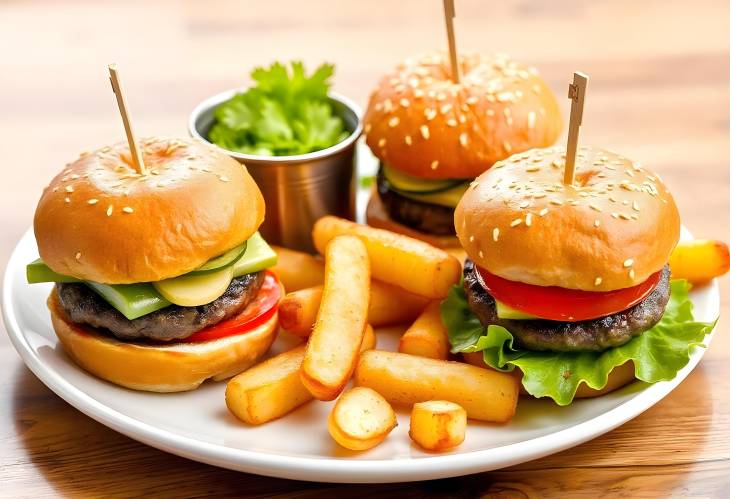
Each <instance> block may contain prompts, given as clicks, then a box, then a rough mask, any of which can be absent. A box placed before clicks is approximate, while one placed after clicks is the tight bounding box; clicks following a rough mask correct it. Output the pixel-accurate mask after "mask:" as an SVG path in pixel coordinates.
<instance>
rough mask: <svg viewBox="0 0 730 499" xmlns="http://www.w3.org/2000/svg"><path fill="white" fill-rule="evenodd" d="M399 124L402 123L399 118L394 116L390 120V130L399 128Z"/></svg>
mask: <svg viewBox="0 0 730 499" xmlns="http://www.w3.org/2000/svg"><path fill="white" fill-rule="evenodd" d="M398 123H400V118H398V116H393V117H392V118H390V119H389V120H388V126H389V127H390V128H395V127H397V126H398Z"/></svg>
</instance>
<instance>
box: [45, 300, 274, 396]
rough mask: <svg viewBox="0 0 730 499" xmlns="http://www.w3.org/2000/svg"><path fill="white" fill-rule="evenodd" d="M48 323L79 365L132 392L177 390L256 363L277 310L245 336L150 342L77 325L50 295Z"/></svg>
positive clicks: (270, 335)
mask: <svg viewBox="0 0 730 499" xmlns="http://www.w3.org/2000/svg"><path fill="white" fill-rule="evenodd" d="M48 308H49V309H50V311H51V323H52V325H53V329H54V330H55V331H56V335H57V336H58V339H59V340H60V341H61V345H63V348H64V350H65V351H66V353H67V354H68V355H69V356H70V357H71V358H72V359H73V360H74V361H75V362H76V363H77V364H78V365H79V366H80V367H82V368H83V369H85V370H86V371H88V372H90V373H91V374H93V375H95V376H98V377H99V378H102V379H104V380H107V381H110V382H112V383H115V384H117V385H120V386H124V387H126V388H131V389H133V390H144V391H150V392H181V391H186V390H194V389H195V388H197V387H198V386H199V385H200V384H201V383H202V382H203V381H205V380H206V379H209V378H210V379H213V380H214V381H220V380H223V379H226V378H230V377H231V376H234V375H236V374H238V373H240V372H242V371H245V370H246V369H248V368H249V367H251V366H252V365H254V364H255V363H256V362H257V361H258V360H259V359H260V358H261V357H262V356H263V355H264V354H265V353H266V352H267V351H268V350H269V347H270V346H271V344H272V343H273V342H274V339H275V338H276V334H277V325H278V314H274V315H273V316H272V317H271V318H270V319H269V320H267V321H266V322H265V323H263V324H261V325H259V326H257V327H255V328H254V329H252V330H250V331H247V332H246V333H245V334H238V335H233V336H227V337H225V338H220V339H217V340H210V341H204V342H200V343H172V344H169V345H153V344H143V343H129V342H123V341H119V340H117V339H115V338H113V337H111V336H107V335H104V334H101V333H99V332H98V331H97V330H95V329H94V328H91V327H87V326H83V325H81V324H76V323H74V322H72V321H71V319H70V318H69V317H68V316H67V315H66V313H65V312H64V311H63V309H62V308H61V306H60V305H59V303H58V297H57V293H56V291H55V289H54V291H53V292H51V296H50V297H49V298H48Z"/></svg>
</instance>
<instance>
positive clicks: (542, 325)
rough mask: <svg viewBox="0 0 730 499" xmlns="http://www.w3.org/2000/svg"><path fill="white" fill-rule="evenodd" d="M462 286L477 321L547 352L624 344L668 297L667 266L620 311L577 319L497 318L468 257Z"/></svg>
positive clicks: (657, 315) (658, 313)
mask: <svg viewBox="0 0 730 499" xmlns="http://www.w3.org/2000/svg"><path fill="white" fill-rule="evenodd" d="M464 289H465V291H466V297H467V300H468V302H469V308H471V310H472V311H473V312H474V314H475V315H476V316H477V318H478V319H479V322H481V323H482V325H483V326H484V327H487V326H489V325H491V324H496V325H499V326H502V327H504V328H505V329H507V330H508V331H509V332H510V333H512V335H513V336H514V338H515V340H516V343H517V344H518V346H520V347H523V348H525V349H527V350H545V351H550V352H582V351H590V352H599V351H602V350H606V349H608V348H612V347H617V346H619V345H623V344H624V343H626V342H628V341H629V340H630V339H631V338H633V337H635V336H638V335H640V334H641V333H643V332H644V331H646V330H648V329H651V328H652V327H653V326H654V325H655V324H656V323H657V322H659V320H660V319H661V318H662V315H664V308H665V307H666V306H667V302H668V301H669V266H665V267H664V268H663V269H662V273H661V277H660V279H659V284H658V285H657V287H656V288H655V289H654V291H652V292H651V293H650V294H649V296H647V297H646V298H644V300H643V301H641V302H639V303H637V304H636V305H634V306H633V307H631V308H629V309H626V310H624V311H622V312H617V313H615V314H611V315H608V316H606V317H600V318H598V319H592V320H587V321H579V322H560V321H550V320H544V319H538V320H512V319H500V318H499V317H497V308H496V305H495V302H494V298H493V297H492V295H490V294H489V293H488V292H487V291H485V290H484V288H483V287H482V285H481V284H480V283H479V280H478V278H477V274H476V269H475V266H474V262H472V261H471V260H467V261H466V263H465V264H464Z"/></svg>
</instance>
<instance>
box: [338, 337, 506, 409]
mask: <svg viewBox="0 0 730 499" xmlns="http://www.w3.org/2000/svg"><path fill="white" fill-rule="evenodd" d="M353 379H354V382H355V385H356V386H366V387H368V388H372V389H373V390H375V391H376V392H378V393H379V394H381V395H382V396H383V397H385V399H386V400H388V401H389V402H391V403H394V404H404V405H413V404H415V403H416V402H425V401H428V400H448V401H449V402H454V403H457V404H459V405H460V406H462V407H463V408H464V409H466V412H467V414H468V416H469V417H470V418H473V419H479V420H482V421H492V422H495V423H505V422H507V421H509V420H510V419H512V416H514V414H515V410H516V408H517V399H518V398H519V391H520V390H519V381H518V380H517V378H515V377H514V376H512V375H510V374H508V373H502V372H499V371H494V370H492V369H482V368H480V367H476V366H472V365H469V364H464V363H462V362H449V361H445V360H435V359H427V358H424V357H416V356H415V355H408V354H404V353H395V352H385V351H382V350H370V351H368V352H364V353H363V354H362V355H361V356H360V361H359V362H358V365H357V368H356V369H355V373H354V378H353Z"/></svg>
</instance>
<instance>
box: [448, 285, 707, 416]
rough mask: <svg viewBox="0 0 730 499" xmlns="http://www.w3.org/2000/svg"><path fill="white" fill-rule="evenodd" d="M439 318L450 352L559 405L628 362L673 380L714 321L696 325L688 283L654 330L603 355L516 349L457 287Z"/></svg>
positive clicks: (675, 292) (639, 372)
mask: <svg viewBox="0 0 730 499" xmlns="http://www.w3.org/2000/svg"><path fill="white" fill-rule="evenodd" d="M441 316H442V319H443V321H444V324H445V325H446V328H447V329H448V331H449V340H450V342H451V346H452V348H451V351H452V352H453V353H459V352H482V354H483V356H484V362H485V363H486V364H487V365H488V366H490V367H492V368H494V369H499V370H501V371H512V370H513V369H514V368H515V367H517V368H519V369H520V370H521V371H522V372H523V374H524V376H523V378H522V385H523V386H524V387H525V390H527V392H528V393H529V394H531V395H533V396H535V397H550V398H551V399H553V400H554V401H555V402H556V403H557V404H559V405H568V404H570V403H571V402H572V401H573V397H574V396H575V392H576V390H577V389H578V385H580V384H581V383H585V384H586V385H588V386H589V387H591V388H595V389H600V388H603V387H604V386H605V385H606V381H607V379H608V375H609V373H610V372H611V371H612V370H613V369H614V368H615V367H618V366H620V365H622V364H624V363H626V362H628V361H633V362H634V369H635V376H636V377H637V378H638V379H640V380H642V381H645V382H647V383H656V382H658V381H666V380H670V379H672V378H674V377H675V376H676V375H677V372H678V371H679V370H680V369H682V368H683V367H684V366H686V365H687V363H688V362H689V356H690V353H691V352H692V349H693V348H695V347H704V345H703V344H702V340H703V339H704V337H705V335H706V334H707V333H709V332H710V331H712V328H713V327H714V326H715V324H714V323H707V322H696V321H694V317H693V316H692V302H691V301H690V299H689V284H688V283H687V281H683V280H680V281H672V283H671V296H670V298H669V303H668V304H667V308H666V310H665V311H664V315H663V316H662V319H661V320H660V321H659V323H657V324H656V325H655V326H654V327H653V328H651V329H650V330H648V331H645V332H644V333H642V334H641V335H639V336H637V337H636V338H633V339H632V340H631V341H629V342H628V343H626V344H624V345H621V346H619V347H615V348H610V349H608V350H605V351H603V352H563V353H555V352H534V351H529V350H523V349H521V348H519V347H518V346H516V345H515V342H514V337H513V336H512V334H511V333H510V332H509V331H508V330H507V329H505V328H504V327H501V326H497V325H491V326H489V327H488V328H486V330H485V328H484V327H483V326H482V325H481V323H480V322H479V320H478V319H477V318H476V316H475V315H474V314H473V313H472V312H471V310H470V309H469V306H468V304H467V300H466V294H465V292H464V289H463V287H462V286H460V285H457V286H454V287H453V288H452V289H451V290H450V291H449V295H448V297H447V298H446V300H444V302H443V303H442V304H441Z"/></svg>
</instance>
